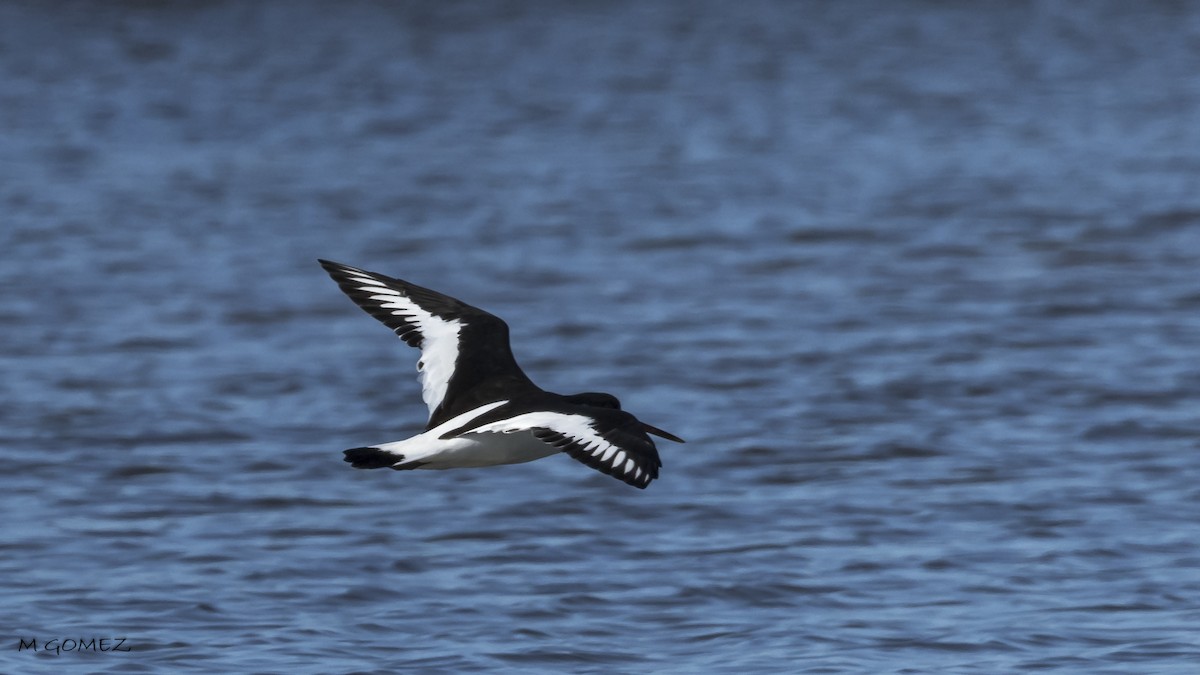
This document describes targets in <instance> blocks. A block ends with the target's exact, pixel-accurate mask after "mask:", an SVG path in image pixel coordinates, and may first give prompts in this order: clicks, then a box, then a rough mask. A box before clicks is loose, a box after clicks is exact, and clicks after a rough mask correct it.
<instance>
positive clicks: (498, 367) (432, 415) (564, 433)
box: [317, 259, 684, 489]
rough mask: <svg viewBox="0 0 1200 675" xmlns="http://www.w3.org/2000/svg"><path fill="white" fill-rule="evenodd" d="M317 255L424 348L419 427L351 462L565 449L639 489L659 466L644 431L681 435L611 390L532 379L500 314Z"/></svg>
mask: <svg viewBox="0 0 1200 675" xmlns="http://www.w3.org/2000/svg"><path fill="white" fill-rule="evenodd" d="M317 262H319V263H320V264H321V267H323V268H324V269H325V271H326V272H327V273H328V274H329V276H330V277H331V278H332V279H333V280H334V281H335V282H337V284H338V287H339V288H340V289H341V290H342V292H343V293H345V294H346V295H347V296H349V298H350V299H351V300H352V301H354V303H355V304H357V305H358V306H359V307H360V308H362V309H363V310H364V311H366V312H367V313H368V314H370V315H371V316H373V317H375V318H376V319H377V320H379V321H380V322H382V323H383V324H384V325H385V326H387V327H388V328H390V329H391V330H392V332H394V333H395V334H396V335H397V336H398V337H399V338H400V339H401V340H403V341H404V342H405V343H406V344H408V345H409V346H410V347H416V348H417V349H420V350H421V355H420V357H419V358H418V360H417V373H418V380H419V381H420V383H421V398H422V399H423V400H424V402H425V405H426V406H427V407H428V408H429V419H428V421H427V423H426V425H425V430H424V431H423V432H422V433H420V434H418V435H416V436H413V437H412V438H408V439H405V440H400V441H393V442H389V443H381V444H378V445H370V446H364V447H358V448H350V449H348V450H345V451H344V455H345V457H344V459H345V461H346V462H349V463H350V465H351V466H352V467H354V468H356V469H381V468H391V469H395V470H408V469H457V468H469V467H487V466H496V465H501V464H519V463H522V462H530V461H533V460H536V459H542V458H543V457H549V456H551V455H554V454H557V453H560V452H562V453H566V454H567V455H569V456H571V457H572V458H574V459H576V460H579V461H580V462H582V463H584V464H586V465H587V466H589V467H591V468H593V469H596V470H597V471H600V472H601V473H605V474H608V475H609V476H612V477H614V478H617V479H618V480H621V481H624V482H625V483H627V484H629V485H632V486H634V487H636V488H641V489H645V488H646V487H647V486H648V485H650V482H651V481H653V480H655V479H657V478H658V471H659V469H660V468H661V467H662V461H661V459H660V458H659V455H658V449H657V448H656V447H655V445H654V441H653V440H652V439H651V438H650V436H649V434H653V435H655V436H658V437H660V438H665V439H667V440H670V441H674V442H676V443H683V442H684V441H683V439H682V438H679V437H678V436H676V435H674V434H671V433H668V432H666V431H663V430H662V429H659V428H657V427H653V426H651V425H649V424H647V423H645V422H642V421H641V420H639V419H637V418H636V417H634V416H633V415H632V414H630V413H629V412H626V411H624V410H622V409H621V403H620V401H619V400H618V399H617V397H615V396H613V395H612V394H607V393H602V392H584V393H580V394H570V395H561V394H555V393H552V392H549V391H546V390H544V389H542V388H541V387H538V386H537V385H536V384H534V383H533V381H532V380H530V379H529V377H528V376H527V375H525V372H524V371H522V370H521V367H520V366H518V365H517V361H516V358H515V357H514V356H513V353H512V348H511V346H510V345H509V332H508V324H506V323H505V322H504V320H503V319H501V318H500V317H497V316H495V315H493V314H490V313H488V312H485V311H484V310H482V309H479V308H477V307H473V306H471V305H468V304H466V303H465V302H462V301H461V300H457V299H455V298H452V297H450V296H448V295H444V294H442V293H438V292H437V291H434V290H431V289H428V288H424V287H422V286H418V285H416V284H413V283H410V282H407V281H404V280H402V279H396V278H394V277H390V276H387V275H384V274H379V273H377V272H369V271H367V270H364V269H360V268H357V267H351V266H349V265H343V264H341V263H336V262H331V261H328V260H323V259H318V261H317Z"/></svg>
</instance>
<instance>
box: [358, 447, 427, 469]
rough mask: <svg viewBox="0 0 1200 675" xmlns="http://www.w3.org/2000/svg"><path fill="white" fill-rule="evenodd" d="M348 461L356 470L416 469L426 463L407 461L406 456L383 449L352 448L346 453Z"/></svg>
mask: <svg viewBox="0 0 1200 675" xmlns="http://www.w3.org/2000/svg"><path fill="white" fill-rule="evenodd" d="M345 455H346V458H345V459H346V461H347V462H349V463H350V466H352V467H354V468H356V469H384V468H389V469H396V470H397V471H402V470H404V469H416V468H418V467H420V466H421V465H422V464H425V463H426V462H410V461H405V458H404V455H402V454H399V453H396V452H390V451H388V450H384V449H382V448H376V447H365V448H350V449H349V450H346V451H345Z"/></svg>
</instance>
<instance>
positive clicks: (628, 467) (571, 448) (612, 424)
mask: <svg viewBox="0 0 1200 675" xmlns="http://www.w3.org/2000/svg"><path fill="white" fill-rule="evenodd" d="M585 410H586V412H584V411H585ZM517 431H529V432H531V433H532V434H533V435H534V437H536V438H537V439H538V440H540V441H542V442H544V443H548V444H550V445H552V446H554V447H556V448H559V449H560V450H562V451H563V452H565V453H567V454H568V455H570V456H571V457H574V458H575V459H577V460H579V461H580V462H583V463H584V464H587V465H588V466H590V467H592V468H593V469H596V470H597V471H599V472H601V473H606V474H608V475H610V476H612V477H613V478H616V479H618V480H621V481H624V482H626V483H628V484H630V485H632V486H634V487H636V488H642V489H645V488H646V486H647V485H650V481H652V480H654V479H655V478H658V470H659V468H660V467H662V460H660V459H659V457H658V449H657V448H655V447H654V441H652V440H650V437H649V436H647V435H646V432H645V431H643V430H642V423H641V422H639V421H638V420H637V418H635V417H634V416H633V415H630V414H629V413H626V412H622V411H620V410H607V409H600V408H591V407H584V406H580V412H550V411H538V412H530V413H524V414H522V415H516V416H514V417H510V418H507V419H501V420H498V421H495V422H490V423H488V424H483V425H481V426H478V427H475V428H473V429H470V430H469V431H468V432H466V433H482V432H500V433H513V432H517Z"/></svg>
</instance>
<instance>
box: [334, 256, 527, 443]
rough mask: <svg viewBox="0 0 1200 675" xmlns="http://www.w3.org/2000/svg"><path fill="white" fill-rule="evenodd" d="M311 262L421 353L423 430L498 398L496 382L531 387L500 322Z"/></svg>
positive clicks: (446, 300) (424, 292) (359, 272)
mask: <svg viewBox="0 0 1200 675" xmlns="http://www.w3.org/2000/svg"><path fill="white" fill-rule="evenodd" d="M318 262H320V263H321V267H323V268H325V271H326V272H328V273H329V276H331V277H333V280H334V281H336V282H337V284H338V287H339V288H341V289H342V292H343V293H345V294H346V295H348V296H349V297H350V299H351V300H353V301H354V303H355V304H357V305H358V306H359V307H361V308H362V309H363V310H365V311H366V312H367V313H368V314H370V315H371V316H373V317H375V318H376V319H378V320H379V321H380V322H382V323H383V324H384V325H385V326H387V327H388V328H390V329H392V331H393V332H395V333H396V335H398V336H399V337H400V339H401V340H404V342H405V343H407V344H408V345H409V346H411V347H416V348H418V349H420V350H421V358H420V360H418V361H417V371H418V372H419V373H420V380H421V398H422V399H423V400H424V401H425V405H426V406H428V408H429V424H428V427H427V428H430V429H432V428H433V427H435V426H437V425H438V424H440V423H441V422H443V421H445V420H448V419H450V418H452V417H454V416H455V415H456V414H458V413H459V412H462V410H460V409H470V408H474V407H476V406H477V405H479V404H481V403H487V402H490V401H480V400H479V399H481V398H489V399H490V398H492V397H493V396H497V395H498V393H500V392H502V391H503V388H502V387H501V386H500V384H501V383H502V384H503V385H504V386H506V387H509V388H510V389H509V390H510V391H511V388H513V387H522V386H525V385H528V386H529V387H533V386H534V385H533V383H532V382H530V381H529V378H528V377H526V376H525V373H524V372H522V371H521V368H520V366H518V365H517V362H516V359H514V358H513V355H512V349H511V348H510V347H509V343H508V325H507V324H505V323H504V321H503V320H502V319H500V318H499V317H497V316H493V315H491V314H489V313H487V312H485V311H483V310H481V309H478V308H476V307H472V306H471V305H468V304H466V303H465V302H462V301H460V300H456V299H454V298H452V297H450V296H448V295H443V294H441V293H438V292H437V291H433V290H430V289H428V288H423V287H421V286H417V285H416V284H411V283H409V282H407V281H404V280H402V279H395V278H393V277H389V276H387V275H384V274H379V273H376V272H368V271H367V270H363V269H359V268H357V267H351V266H349V265H342V264H340V263H335V262H330V261H328V260H319V261H318ZM489 382H490V383H492V384H494V385H495V386H488V384H489Z"/></svg>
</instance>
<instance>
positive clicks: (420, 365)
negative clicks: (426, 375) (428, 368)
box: [417, 361, 425, 373]
mask: <svg viewBox="0 0 1200 675" xmlns="http://www.w3.org/2000/svg"><path fill="white" fill-rule="evenodd" d="M422 370H425V362H424V361H417V372H418V373H419V372H421V371H422Z"/></svg>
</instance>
